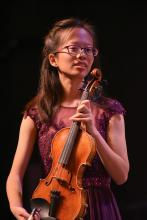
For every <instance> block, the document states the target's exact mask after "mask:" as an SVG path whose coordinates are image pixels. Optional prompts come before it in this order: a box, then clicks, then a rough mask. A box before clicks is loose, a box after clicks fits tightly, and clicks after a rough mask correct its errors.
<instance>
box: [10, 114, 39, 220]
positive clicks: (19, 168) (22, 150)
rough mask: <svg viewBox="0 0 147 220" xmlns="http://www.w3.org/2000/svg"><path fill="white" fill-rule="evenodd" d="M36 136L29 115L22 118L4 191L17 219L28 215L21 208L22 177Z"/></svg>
mask: <svg viewBox="0 0 147 220" xmlns="http://www.w3.org/2000/svg"><path fill="white" fill-rule="evenodd" d="M35 137H36V128H35V125H34V122H33V121H32V119H31V118H30V117H27V118H23V120H22V123H21V126H20V132H19V139H18V145H17V149H16V153H15V156H14V160H13V164H12V168H11V171H10V174H9V176H8V179H7V183H6V191H7V196H8V200H9V203H10V209H11V211H12V212H13V214H14V215H15V217H16V218H17V219H23V218H22V217H26V218H27V217H29V214H28V213H27V211H26V210H25V209H23V204H22V194H23V192H22V184H23V177H24V173H25V171H26V168H27V165H28V162H29V160H30V157H31V154H32V150H33V146H34V142H35Z"/></svg>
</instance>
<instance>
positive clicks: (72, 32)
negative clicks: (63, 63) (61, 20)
mask: <svg viewBox="0 0 147 220" xmlns="http://www.w3.org/2000/svg"><path fill="white" fill-rule="evenodd" d="M61 39H62V40H61V44H62V45H66V44H67V43H68V44H72V43H77V44H84V45H85V44H86V45H93V39H92V36H91V35H90V33H89V32H88V31H87V30H86V29H84V28H73V29H68V30H65V31H63V32H62V33H61Z"/></svg>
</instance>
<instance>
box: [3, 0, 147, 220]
mask: <svg viewBox="0 0 147 220" xmlns="http://www.w3.org/2000/svg"><path fill="white" fill-rule="evenodd" d="M3 4H4V5H3V7H2V8H1V14H0V15H1V19H0V25H1V26H0V27H1V28H0V30H1V34H0V65H1V67H0V70H1V76H0V79H1V80H0V94H1V100H0V101H1V108H0V109H1V120H0V121H1V123H0V128H1V141H0V157H1V158H0V162H1V165H0V171H1V173H0V176H1V180H0V220H12V219H14V218H13V216H12V215H11V213H10V211H9V206H8V201H7V197H6V193H5V182H6V178H7V175H8V173H9V171H10V167H11V164H12V159H13V156H14V153H15V149H16V145H17V138H18V131H19V126H20V121H21V117H22V115H21V112H22V110H23V107H24V105H25V104H26V102H27V101H28V100H29V99H30V98H31V97H32V96H33V95H34V94H35V92H36V89H37V85H38V77H39V68H40V61H41V60H40V53H41V48H42V42H43V37H44V35H45V34H46V33H47V31H48V27H49V25H50V24H52V22H54V21H55V20H56V19H60V18H66V17H68V16H78V17H80V18H87V19H88V20H89V21H91V22H92V23H93V24H94V25H95V27H96V31H97V33H98V36H99V37H98V38H99V49H100V61H101V68H102V71H103V74H104V78H105V79H107V80H108V84H107V86H105V87H106V88H105V89H106V91H107V93H108V94H110V96H112V97H114V98H117V99H118V100H119V101H121V103H122V104H123V106H124V107H125V109H126V111H127V114H126V116H125V120H126V138H127V145H128V154H129V159H130V173H129V179H128V181H127V182H126V183H125V184H124V185H122V186H116V185H115V184H112V188H113V191H114V193H115V195H116V198H117V201H118V204H119V207H120V210H121V213H122V216H123V220H146V219H147V217H146V216H147V171H146V167H147V163H146V160H147V158H146V152H147V150H146V147H147V145H146V127H145V121H146V113H147V111H146V107H145V102H146V92H145V90H146V74H147V67H146V60H147V6H146V5H145V4H141V2H139V3H138V4H137V3H136V4H135V3H133V4H125V3H123V4H120V5H119V6H118V5H117V4H115V5H112V4H108V3H105V4H104V3H103V4H102V3H101V4H100V3H99V2H97V5H96V3H94V2H92V1H90V2H89V3H86V2H85V1H84V2H81V1H78V2H75V1H67V2H66V1H59V2H58V1H56V2H55V1H39V0H30V1H11V2H5V3H3Z"/></svg>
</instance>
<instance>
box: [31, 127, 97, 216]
mask: <svg viewBox="0 0 147 220" xmlns="http://www.w3.org/2000/svg"><path fill="white" fill-rule="evenodd" d="M69 131H70V128H63V129H61V130H60V131H58V132H57V133H56V135H55V136H54V138H53V141H52V147H51V155H50V156H51V157H52V161H53V162H52V167H51V170H50V172H49V174H48V176H47V177H46V178H45V179H41V180H40V182H39V184H38V186H37V188H36V189H35V191H34V193H33V195H32V200H35V199H39V198H43V199H44V200H46V202H47V204H49V208H50V206H51V205H50V204H51V202H52V201H51V200H52V199H51V192H55V193H54V194H56V192H60V195H59V196H58V199H57V200H58V201H57V202H55V203H57V204H55V203H54V206H56V207H55V209H56V210H55V211H54V212H55V213H54V212H53V213H52V214H51V213H50V214H49V216H53V217H55V219H58V220H76V219H80V218H81V217H83V216H84V214H85V211H86V207H87V204H86V192H85V190H84V189H83V188H82V175H83V172H84V170H85V166H87V165H90V161H91V160H92V158H93V157H94V155H95V152H96V147H95V141H94V139H93V138H92V136H91V135H89V134H88V133H87V132H86V131H83V130H81V129H80V131H79V132H78V137H77V139H76V143H75V146H74V148H73V151H72V152H71V155H70V158H69V161H68V164H66V166H65V164H63V163H60V162H59V161H60V158H61V157H62V152H63V149H64V146H65V143H66V141H67V137H68V136H69ZM65 156H66V155H65V154H64V157H65ZM57 194H58V193H57ZM55 197H57V196H55ZM40 213H41V212H40ZM54 215H55V216H54ZM51 219H52V218H51ZM53 219H54V218H53Z"/></svg>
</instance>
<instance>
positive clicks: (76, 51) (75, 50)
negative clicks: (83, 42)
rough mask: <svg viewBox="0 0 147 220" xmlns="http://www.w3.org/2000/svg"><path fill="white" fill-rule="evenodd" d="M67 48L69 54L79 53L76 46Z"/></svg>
mask: <svg viewBox="0 0 147 220" xmlns="http://www.w3.org/2000/svg"><path fill="white" fill-rule="evenodd" d="M68 48H69V52H70V53H78V51H79V47H77V46H69V47H68Z"/></svg>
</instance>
